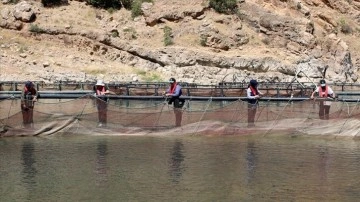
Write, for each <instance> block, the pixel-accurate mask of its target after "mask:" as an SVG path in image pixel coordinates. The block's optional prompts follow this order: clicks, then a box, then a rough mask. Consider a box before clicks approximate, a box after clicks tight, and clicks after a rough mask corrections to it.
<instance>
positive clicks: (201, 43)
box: [200, 35, 207, 46]
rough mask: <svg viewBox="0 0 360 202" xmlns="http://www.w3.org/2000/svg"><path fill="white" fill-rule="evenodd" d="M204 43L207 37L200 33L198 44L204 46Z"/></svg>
mask: <svg viewBox="0 0 360 202" xmlns="http://www.w3.org/2000/svg"><path fill="white" fill-rule="evenodd" d="M206 43H207V37H206V36H205V35H201V36H200V45H201V46H206Z"/></svg>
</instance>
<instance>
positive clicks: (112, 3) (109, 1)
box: [86, 0, 121, 9]
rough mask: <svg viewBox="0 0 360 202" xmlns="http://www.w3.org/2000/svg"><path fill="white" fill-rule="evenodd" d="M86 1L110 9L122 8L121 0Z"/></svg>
mask: <svg viewBox="0 0 360 202" xmlns="http://www.w3.org/2000/svg"><path fill="white" fill-rule="evenodd" d="M86 2H87V3H88V4H90V5H92V6H94V7H97V8H106V9H108V8H114V9H120V8H121V1H120V0H86Z"/></svg>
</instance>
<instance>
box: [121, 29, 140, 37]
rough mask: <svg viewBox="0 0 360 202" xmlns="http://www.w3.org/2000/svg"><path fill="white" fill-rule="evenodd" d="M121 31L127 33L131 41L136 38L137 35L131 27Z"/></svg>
mask: <svg viewBox="0 0 360 202" xmlns="http://www.w3.org/2000/svg"><path fill="white" fill-rule="evenodd" d="M123 31H124V32H127V33H130V34H131V38H132V39H137V36H136V35H137V33H136V30H135V29H134V28H133V27H130V28H125V29H124V30H123Z"/></svg>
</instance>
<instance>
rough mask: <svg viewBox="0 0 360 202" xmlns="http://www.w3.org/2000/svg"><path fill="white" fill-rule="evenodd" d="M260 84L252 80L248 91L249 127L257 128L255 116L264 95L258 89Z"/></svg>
mask: <svg viewBox="0 0 360 202" xmlns="http://www.w3.org/2000/svg"><path fill="white" fill-rule="evenodd" d="M257 86H258V82H257V81H256V80H250V84H249V86H248V89H247V91H246V95H247V98H248V127H254V126H255V115H256V110H257V106H258V100H259V98H260V97H261V96H262V95H263V94H262V93H261V92H260V91H259V89H258V87H257Z"/></svg>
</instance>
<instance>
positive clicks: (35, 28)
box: [29, 24, 45, 33]
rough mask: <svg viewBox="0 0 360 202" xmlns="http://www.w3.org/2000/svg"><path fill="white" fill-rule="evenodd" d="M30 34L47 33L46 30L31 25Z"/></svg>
mask: <svg viewBox="0 0 360 202" xmlns="http://www.w3.org/2000/svg"><path fill="white" fill-rule="evenodd" d="M29 31H30V32H34V33H45V30H44V29H42V28H40V27H39V26H38V25H36V24H31V25H30V28H29Z"/></svg>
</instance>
